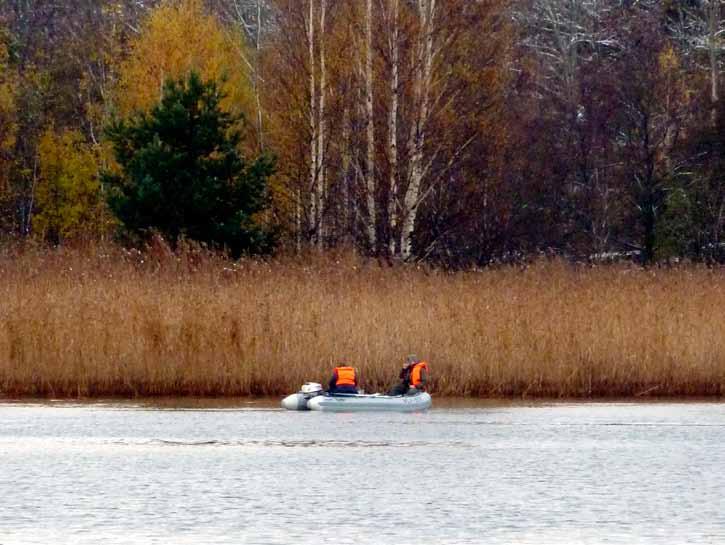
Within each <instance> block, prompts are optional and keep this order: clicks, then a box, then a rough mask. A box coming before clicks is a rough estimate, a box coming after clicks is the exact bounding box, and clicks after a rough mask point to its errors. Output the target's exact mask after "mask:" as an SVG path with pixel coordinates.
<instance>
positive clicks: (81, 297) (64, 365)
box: [0, 244, 725, 398]
mask: <svg viewBox="0 0 725 545" xmlns="http://www.w3.org/2000/svg"><path fill="white" fill-rule="evenodd" d="M411 352H414V353H417V354H418V355H419V356H421V357H424V358H425V359H426V360H427V361H428V362H429V363H430V365H431V372H432V384H431V390H432V392H433V393H434V394H437V395H446V396H447V395H462V396H481V397H553V398H562V397H586V398H593V397H612V396H616V397H619V396H625V397H627V396H638V395H656V396H720V395H722V394H723V392H724V391H725V272H724V271H723V269H709V268H705V267H697V266H682V267H678V268H667V269H649V270H645V269H641V268H637V267H635V266H632V265H626V266H625V265H611V266H602V267H588V266H571V265H568V264H565V263H562V262H542V263H537V264H534V265H531V266H527V267H501V268H492V269H486V270H483V271H469V272H459V273H448V272H444V271H439V270H433V269H427V268H417V267H404V266H397V267H390V266H385V265H380V264H378V263H376V262H370V261H365V260H363V259H361V258H358V257H355V256H354V255H332V256H331V255H327V256H316V255H312V256H306V257H305V258H296V259H286V258H279V259H275V260H272V261H263V260H252V259H249V260H242V261H238V262H233V261H230V260H226V259H224V258H222V257H219V256H216V255H214V254H211V253H209V252H205V251H203V250H199V249H198V248H193V247H189V246H184V247H182V248H181V249H180V250H179V251H178V252H171V251H170V250H169V249H168V248H166V247H165V246H163V245H162V244H161V245H159V244H157V245H156V247H154V248H151V249H150V250H149V251H147V252H144V253H139V252H129V251H125V250H120V249H117V248H90V249H86V250H58V251H48V250H40V249H38V250H33V249H30V250H28V249H24V250H22V251H21V250H14V251H9V250H6V251H5V252H4V253H2V252H0V395H2V396H5V397H13V396H54V397H78V396H81V397H100V396H157V395H158V396H161V395H164V396H168V395H174V396H176V395H178V396H192V395H193V396H246V395H282V394H285V393H291V392H293V391H296V390H297V389H298V388H299V386H300V385H301V384H302V383H303V382H304V381H308V380H314V381H318V382H326V381H327V379H328V377H329V375H330V371H331V369H332V368H333V367H334V366H335V365H336V364H338V363H340V362H345V363H348V364H351V365H354V366H356V367H358V368H359V370H360V372H361V374H362V380H363V386H364V387H365V389H366V390H367V391H380V390H383V389H387V388H388V387H389V386H390V385H392V384H393V383H394V382H395V381H396V377H397V373H398V370H399V366H400V363H401V362H402V360H403V359H404V358H405V356H406V355H407V354H408V353H411Z"/></svg>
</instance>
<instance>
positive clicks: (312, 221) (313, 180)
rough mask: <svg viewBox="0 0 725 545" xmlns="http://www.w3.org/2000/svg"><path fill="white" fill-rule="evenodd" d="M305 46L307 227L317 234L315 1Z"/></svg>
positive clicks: (311, 3) (311, 7)
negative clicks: (307, 81)
mask: <svg viewBox="0 0 725 545" xmlns="http://www.w3.org/2000/svg"><path fill="white" fill-rule="evenodd" d="M307 45H308V48H309V56H310V119H309V125H310V183H309V187H310V212H309V227H310V230H311V232H312V233H313V236H314V233H316V232H317V224H318V222H317V218H318V214H319V211H318V209H317V191H316V187H317V115H316V111H317V85H316V80H315V71H316V69H315V65H316V63H315V0H310V12H309V24H308V27H307Z"/></svg>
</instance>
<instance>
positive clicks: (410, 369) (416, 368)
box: [388, 354, 428, 396]
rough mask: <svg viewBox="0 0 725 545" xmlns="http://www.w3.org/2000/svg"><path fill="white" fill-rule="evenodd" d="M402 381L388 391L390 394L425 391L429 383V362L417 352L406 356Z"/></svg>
mask: <svg viewBox="0 0 725 545" xmlns="http://www.w3.org/2000/svg"><path fill="white" fill-rule="evenodd" d="M399 378H400V382H398V384H396V385H395V386H393V387H392V388H391V389H390V391H389V392H388V395H389V396H402V395H415V394H417V393H418V392H423V391H425V387H426V384H427V383H428V364H427V363H426V362H424V361H422V360H420V359H418V356H416V355H415V354H410V355H409V356H408V357H407V358H405V362H404V363H403V367H402V369H401V370H400V377H399Z"/></svg>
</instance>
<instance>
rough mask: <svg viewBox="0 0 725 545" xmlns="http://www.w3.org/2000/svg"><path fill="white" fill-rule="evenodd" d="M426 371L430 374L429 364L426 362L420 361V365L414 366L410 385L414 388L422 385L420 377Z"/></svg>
mask: <svg viewBox="0 0 725 545" xmlns="http://www.w3.org/2000/svg"><path fill="white" fill-rule="evenodd" d="M423 369H425V372H426V374H427V373H428V364H427V363H426V362H424V361H419V362H418V363H416V364H414V365H413V368H412V369H411V370H410V385H411V386H414V387H416V388H417V387H418V385H419V384H421V380H420V375H421V372H422V371H423Z"/></svg>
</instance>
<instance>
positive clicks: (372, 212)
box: [365, 0, 377, 252]
mask: <svg viewBox="0 0 725 545" xmlns="http://www.w3.org/2000/svg"><path fill="white" fill-rule="evenodd" d="M365 55H366V57H365V113H366V129H367V130H366V133H367V160H366V169H365V170H366V171H365V196H366V200H367V207H368V217H367V225H366V230H367V235H368V242H369V244H370V249H371V250H372V251H373V252H375V250H376V245H377V230H376V225H377V210H376V203H375V122H374V121H375V120H374V117H373V116H374V108H373V98H374V96H373V0H367V9H366V15H365Z"/></svg>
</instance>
